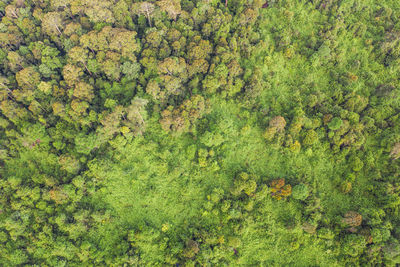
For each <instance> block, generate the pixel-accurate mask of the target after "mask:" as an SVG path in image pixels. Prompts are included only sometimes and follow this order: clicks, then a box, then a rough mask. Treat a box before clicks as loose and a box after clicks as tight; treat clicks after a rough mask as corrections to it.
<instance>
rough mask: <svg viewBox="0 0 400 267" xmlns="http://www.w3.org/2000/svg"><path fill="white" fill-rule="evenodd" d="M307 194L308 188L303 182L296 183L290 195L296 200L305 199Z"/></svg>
mask: <svg viewBox="0 0 400 267" xmlns="http://www.w3.org/2000/svg"><path fill="white" fill-rule="evenodd" d="M308 195H309V189H308V187H307V186H306V185H305V184H298V185H295V186H294V187H293V190H292V197H293V198H294V199H298V200H305V199H306V198H307V197H308Z"/></svg>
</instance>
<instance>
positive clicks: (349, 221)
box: [342, 211, 362, 227]
mask: <svg viewBox="0 0 400 267" xmlns="http://www.w3.org/2000/svg"><path fill="white" fill-rule="evenodd" d="M342 222H343V223H344V224H346V225H348V226H351V227H356V226H359V225H361V222H362V216H361V214H359V213H358V212H355V211H348V212H346V214H345V215H344V218H343V219H342Z"/></svg>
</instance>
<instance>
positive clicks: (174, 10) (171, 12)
mask: <svg viewBox="0 0 400 267" xmlns="http://www.w3.org/2000/svg"><path fill="white" fill-rule="evenodd" d="M156 4H157V5H158V6H159V7H160V8H161V10H162V11H164V12H167V14H168V16H169V17H170V18H171V19H173V20H174V21H176V18H177V17H178V15H179V14H180V13H181V3H180V0H161V1H157V2H156Z"/></svg>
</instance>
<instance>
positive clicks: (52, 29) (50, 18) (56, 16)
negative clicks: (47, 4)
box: [42, 12, 63, 36]
mask: <svg viewBox="0 0 400 267" xmlns="http://www.w3.org/2000/svg"><path fill="white" fill-rule="evenodd" d="M62 23H63V19H62V17H61V14H60V13H58V12H49V13H46V14H45V15H44V16H43V19H42V29H43V31H44V32H45V33H46V34H48V35H49V36H56V35H61V34H62V29H63V25H62Z"/></svg>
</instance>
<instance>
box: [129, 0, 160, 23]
mask: <svg viewBox="0 0 400 267" xmlns="http://www.w3.org/2000/svg"><path fill="white" fill-rule="evenodd" d="M154 8H155V7H154V5H153V4H152V3H149V2H141V3H135V4H134V9H135V10H136V11H137V12H138V13H139V14H142V15H145V16H146V18H147V21H148V22H149V26H150V27H152V26H151V17H152V15H153V12H154Z"/></svg>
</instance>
